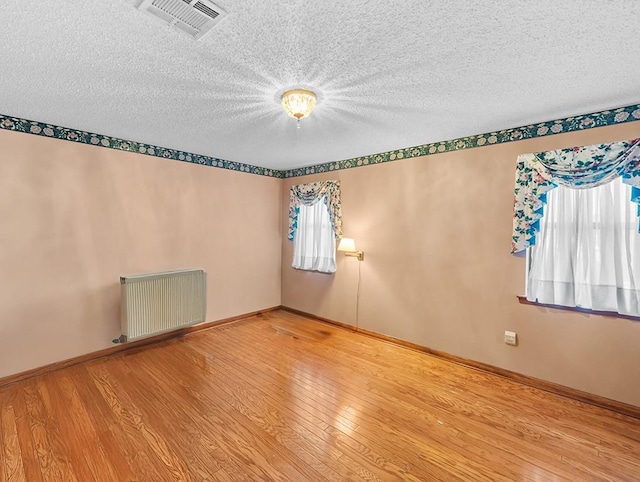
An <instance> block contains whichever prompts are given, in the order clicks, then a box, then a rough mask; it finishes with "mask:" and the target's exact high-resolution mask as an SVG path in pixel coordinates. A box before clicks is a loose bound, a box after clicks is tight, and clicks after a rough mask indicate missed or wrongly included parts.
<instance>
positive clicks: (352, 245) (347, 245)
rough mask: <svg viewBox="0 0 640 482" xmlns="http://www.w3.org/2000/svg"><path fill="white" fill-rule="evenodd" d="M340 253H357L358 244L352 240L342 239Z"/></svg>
mask: <svg viewBox="0 0 640 482" xmlns="http://www.w3.org/2000/svg"><path fill="white" fill-rule="evenodd" d="M338 251H345V252H347V253H355V252H356V242H355V241H354V240H353V239H351V238H342V239H341V240H340V244H339V245H338Z"/></svg>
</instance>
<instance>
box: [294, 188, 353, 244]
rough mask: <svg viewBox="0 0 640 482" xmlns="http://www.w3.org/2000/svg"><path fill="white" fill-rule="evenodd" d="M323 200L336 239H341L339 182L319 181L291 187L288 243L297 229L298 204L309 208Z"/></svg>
mask: <svg viewBox="0 0 640 482" xmlns="http://www.w3.org/2000/svg"><path fill="white" fill-rule="evenodd" d="M321 199H322V200H324V202H325V204H326V205H327V208H328V209H329V218H330V219H331V225H332V226H333V232H334V233H335V235H336V238H341V237H342V203H341V201H340V181H319V182H312V183H309V184H297V185H295V186H291V190H290V191H289V241H292V240H293V234H294V233H295V232H296V228H297V227H298V212H299V211H300V204H304V205H305V206H311V205H313V204H315V203H316V202H318V201H320V200H321Z"/></svg>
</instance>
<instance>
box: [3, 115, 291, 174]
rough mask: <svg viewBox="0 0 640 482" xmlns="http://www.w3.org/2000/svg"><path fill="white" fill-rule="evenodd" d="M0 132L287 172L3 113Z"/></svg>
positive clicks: (251, 170) (251, 169)
mask: <svg viewBox="0 0 640 482" xmlns="http://www.w3.org/2000/svg"><path fill="white" fill-rule="evenodd" d="M0 129H6V130H11V131H16V132H24V133H25V134H34V135H37V136H44V137H51V138H54V139H62V140H65V141H72V142H79V143H81V144H89V145H92V146H99V147H107V148H109V149H116V150H119V151H127V152H137V153H139V154H146V155H148V156H155V157H161V158H163V159H173V160H175V161H182V162H190V163H193V164H200V165H203V166H210V167H218V168H221V169H229V170H231V171H241V172H247V173H249V174H257V175H260V176H269V177H277V178H281V177H282V175H283V171H279V170H277V169H267V168H265V167H258V166H252V165H250V164H243V163H241V162H234V161H227V160H224V159H218V158H217V157H209V156H203V155H200V154H193V153H191V152H185V151H178V150H175V149H168V148H166V147H159V146H154V145H151V144H144V143H142V142H135V141H127V140H125V139H118V138H117V137H110V136H104V135H102V134H93V133H91V132H85V131H79V130H76V129H69V128H67V127H59V126H55V125H52V124H45V123H43V122H36V121H31V120H27V119H20V118H18V117H9V116H6V115H2V114H0Z"/></svg>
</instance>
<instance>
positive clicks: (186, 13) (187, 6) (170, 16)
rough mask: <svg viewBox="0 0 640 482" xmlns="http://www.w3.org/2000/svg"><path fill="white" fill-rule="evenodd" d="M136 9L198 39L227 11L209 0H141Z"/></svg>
mask: <svg viewBox="0 0 640 482" xmlns="http://www.w3.org/2000/svg"><path fill="white" fill-rule="evenodd" d="M138 9H140V10H142V11H144V12H148V13H150V14H151V15H154V16H156V17H158V18H160V19H162V20H163V21H165V22H167V23H168V24H169V25H171V26H173V27H176V28H178V29H180V30H182V31H183V32H185V33H188V34H189V35H191V36H192V37H193V38H195V39H199V38H200V37H202V36H203V35H204V34H205V33H207V32H208V31H209V30H211V29H212V28H213V26H214V25H215V24H216V23H218V22H219V21H220V20H221V19H222V17H224V16H225V15H226V14H227V13H226V12H225V11H224V10H222V9H221V8H220V7H218V6H217V5H216V4H215V3H213V2H210V1H209V0H143V2H142V3H141V4H140V6H139V7H138Z"/></svg>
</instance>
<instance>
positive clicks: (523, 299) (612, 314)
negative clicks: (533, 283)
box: [516, 295, 640, 321]
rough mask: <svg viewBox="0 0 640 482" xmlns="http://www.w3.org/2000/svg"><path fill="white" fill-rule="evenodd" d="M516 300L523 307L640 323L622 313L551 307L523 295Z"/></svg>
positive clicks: (637, 319)
mask: <svg viewBox="0 0 640 482" xmlns="http://www.w3.org/2000/svg"><path fill="white" fill-rule="evenodd" d="M516 298H518V301H519V302H520V304H521V305H533V306H540V307H541V308H552V309H554V310H565V311H575V312H577V313H584V314H587V315H598V316H610V317H612V318H622V319H624V320H632V321H640V317H637V316H629V315H621V314H620V313H616V312H615V311H598V310H589V309H587V308H578V307H575V306H561V305H550V304H546V303H538V302H536V301H529V300H528V299H527V297H526V296H521V295H516Z"/></svg>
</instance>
